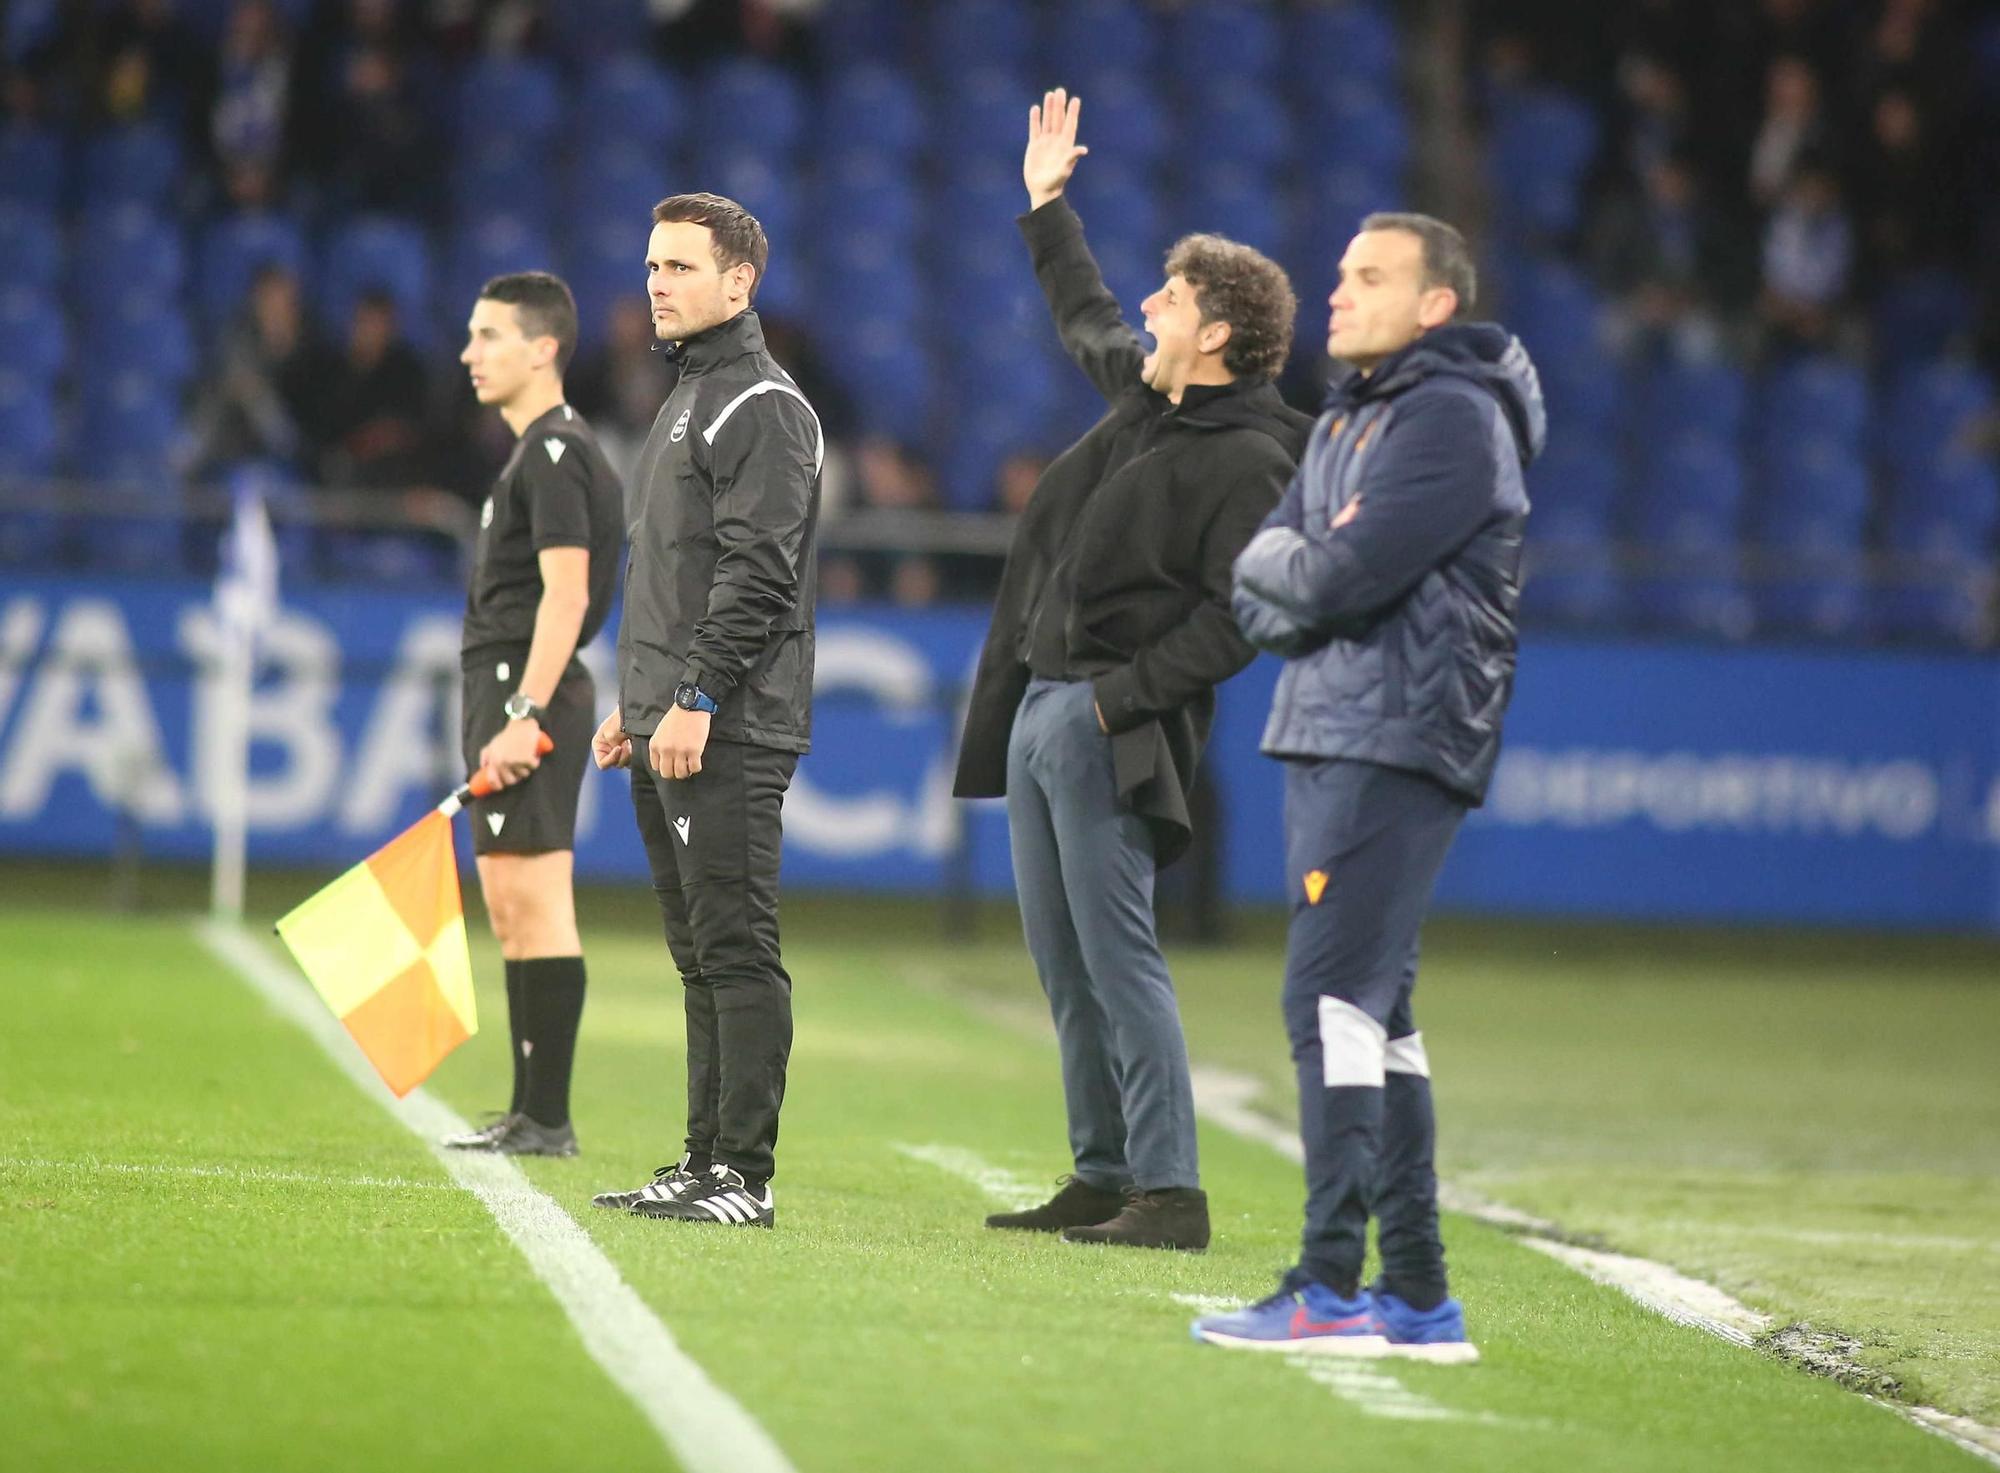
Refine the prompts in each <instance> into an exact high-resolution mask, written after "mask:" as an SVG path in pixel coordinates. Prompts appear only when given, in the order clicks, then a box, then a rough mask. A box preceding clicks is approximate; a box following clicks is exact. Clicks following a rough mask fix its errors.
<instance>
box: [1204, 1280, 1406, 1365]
mask: <svg viewBox="0 0 2000 1473" xmlns="http://www.w3.org/2000/svg"><path fill="white" fill-rule="evenodd" d="M1188 1328H1189V1331H1190V1332H1191V1333H1192V1334H1193V1336H1194V1338H1195V1339H1197V1340H1205V1341H1207V1342H1208V1343H1209V1344H1210V1345H1226V1346H1228V1347H1229V1348H1230V1349H1232V1350H1280V1351H1291V1352H1303V1353H1306V1354H1310V1355H1352V1356H1380V1355H1387V1354H1388V1353H1389V1342H1388V1341H1387V1340H1385V1339H1383V1338H1382V1332H1381V1330H1380V1328H1379V1327H1378V1326H1377V1324H1376V1322H1375V1307H1374V1305H1373V1304H1371V1303H1370V1302H1369V1299H1368V1293H1367V1291H1366V1290H1365V1289H1364V1290H1363V1291H1362V1292H1361V1293H1360V1294H1358V1295H1356V1296H1355V1297H1354V1298H1352V1299H1343V1298H1341V1297H1340V1296H1339V1295H1338V1294H1336V1293H1334V1292H1333V1290H1331V1289H1329V1288H1327V1286H1326V1285H1324V1284H1322V1283H1320V1282H1319V1281H1318V1280H1317V1279H1308V1278H1305V1277H1303V1276H1301V1275H1299V1274H1298V1271H1297V1270H1293V1271H1292V1272H1291V1273H1288V1274H1286V1275H1285V1277H1284V1280H1283V1281H1282V1282H1281V1283H1280V1284H1279V1285H1278V1292H1277V1293H1275V1294H1273V1295H1271V1297H1270V1298H1268V1299H1260V1300H1258V1301H1257V1302H1256V1303H1255V1304H1251V1305H1246V1306H1245V1307H1244V1308H1242V1309H1238V1310H1233V1311H1231V1312H1230V1313H1228V1314H1211V1315H1203V1316H1202V1317H1201V1318H1200V1319H1198V1320H1196V1321H1195V1322H1194V1323H1193V1324H1192V1325H1191V1326H1189V1327H1188Z"/></svg>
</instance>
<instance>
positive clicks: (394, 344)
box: [320, 291, 429, 489]
mask: <svg viewBox="0 0 2000 1473" xmlns="http://www.w3.org/2000/svg"><path fill="white" fill-rule="evenodd" d="M428 388H429V385H428V382H427V380H426V377H425V372H424V363H423V360H422V359H421V358H419V357H418V356H417V353H416V350H415V349H414V348H412V347H411V346H410V345H409V343H408V342H406V341H405V340H404V338H403V336H402V329H401V327H400V325H399V324H398V322H397V320H396V299H395V298H394V297H392V296H390V295H389V293H387V292H385V291H368V292H365V293H363V294H362V297H361V300H360V301H359V302H358V303H357V304H356V305H355V308H354V320H353V322H352V323H351V324H350V325H349V328H348V333H347V344H346V349H345V352H344V353H342V355H341V356H340V357H339V359H338V360H337V361H336V362H335V363H334V365H333V367H332V370H331V371H330V372H329V373H328V374H327V377H326V382H325V386H324V389H323V393H324V395H325V400H326V407H325V425H326V450H325V453H324V454H323V455H322V456H321V458H320V479H321V480H322V481H324V482H325V483H326V484H328V485H330V486H366V487H371V488H378V489H397V488H402V487H407V486H411V485H414V484H416V483H417V482H419V481H421V480H423V479H425V477H426V472H427V471H428V469H429V467H428V466H427V465H426V464H425V454H424V451H425V442H424V413H425V407H426V405H427V404H428V402H429V401H428Z"/></svg>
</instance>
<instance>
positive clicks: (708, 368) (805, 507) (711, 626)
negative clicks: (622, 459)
mask: <svg viewBox="0 0 2000 1473" xmlns="http://www.w3.org/2000/svg"><path fill="white" fill-rule="evenodd" d="M679 357H680V365H681V374H680V382H679V383H678V384H676V385H675V386H674V391H673V393H672V394H670V395H668V396H667V402H666V403H665V404H664V405H663V406H662V407H661V409H660V413H659V416H658V417H657V418H656V419H655V420H654V421H653V429H652V432H651V433H650V434H649V435H648V436H647V437H646V446H645V449H644V450H643V451H641V452H640V456H639V463H638V465H637V467H636V468H635V470H634V476H633V519H632V526H631V529H630V536H631V545H632V551H631V557H630V560H629V561H628V562H627V564H626V568H625V604H624V616H623V619H622V621H621V622H620V624H619V626H618V691H619V706H620V709H621V710H622V711H623V713H624V718H625V729H626V730H627V731H628V732H631V733H633V734H634V735H636V736H642V737H643V736H650V735H652V733H653V731H654V730H655V728H657V727H658V726H659V724H660V718H661V717H662V716H664V715H665V714H666V713H667V710H668V708H669V707H671V706H672V705H673V699H674V687H675V686H677V685H679V684H680V683H681V682H682V681H687V682H688V683H690V684H693V685H696V686H699V687H700V688H701V689H702V690H703V691H705V692H706V693H707V694H708V695H710V696H712V697H714V698H715V700H716V702H717V705H718V707H719V709H718V710H717V712H716V714H715V718H714V722H713V724H712V725H711V726H710V728H709V736H710V737H711V739H714V740H720V741H735V742H750V743H753V744H755V745H757V746H763V747H775V748H778V749H779V750H781V751H787V752H804V751H806V750H808V748H809V747H810V746H811V739H812V683H813V598H814V593H815V587H816V581H817V580H816V577H815V562H816V555H815V549H816V545H817V537H818V530H819V478H820V467H821V464H822V462H823V460H824V458H825V441H824V439H823V438H822V436H821V433H820V426H819V416H818V415H817V414H815V413H814V412H813V408H812V406H811V405H810V404H809V403H807V402H806V399H805V396H804V395H803V394H801V393H800V392H799V390H798V386H797V385H796V384H794V383H793V382H792V378H791V375H790V374H788V373H786V372H785V371H784V369H782V368H780V367H779V366H778V365H777V363H776V361H775V360H773V359H772V357H771V355H770V353H769V352H767V351H766V350H765V347H764V329H763V327H762V325H761V324H760V323H759V322H758V320H757V314H756V313H755V312H749V311H746V312H744V313H742V314H740V315H739V316H736V317H732V318H731V319H729V321H727V322H724V323H721V324H720V325H718V326H716V327H712V328H710V329H709V330H708V331H707V332H703V333H698V334H696V335H695V336H694V337H691V338H689V339H688V340H687V341H686V342H684V343H682V344H681V345H680V349H679Z"/></svg>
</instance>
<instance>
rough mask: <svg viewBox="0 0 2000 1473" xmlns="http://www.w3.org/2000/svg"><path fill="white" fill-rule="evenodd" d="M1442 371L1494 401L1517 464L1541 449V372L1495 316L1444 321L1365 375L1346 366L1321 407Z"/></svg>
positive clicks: (1544, 419) (1341, 405)
mask: <svg viewBox="0 0 2000 1473" xmlns="http://www.w3.org/2000/svg"><path fill="white" fill-rule="evenodd" d="M1444 374H1450V375H1453V376H1455V377H1458V378H1465V379H1470V380H1472V382H1474V383H1476V384H1478V385H1479V386H1480V387H1481V388H1482V389H1484V390H1486V392H1487V393H1489V394H1491V395H1492V396H1493V397H1494V398H1495V399H1496V400H1498V401H1499V404H1500V407H1501V409H1503V410H1505V411H1506V414H1507V423H1508V424H1509V425H1510V426H1512V428H1513V431H1514V445H1515V448H1516V449H1517V450H1518V451H1519V452H1520V456H1521V464H1523V465H1526V464H1528V463H1529V462H1530V461H1532V460H1533V459H1534V458H1535V457H1536V456H1537V455H1540V454H1541V453H1542V446H1543V445H1544V444H1545V443H1546V442H1547V440H1548V431H1549V416H1548V410H1547V408H1546V407H1545V406H1544V405H1543V403H1542V380H1541V376H1540V375H1539V374H1537V373H1536V372H1535V365H1534V362H1533V360H1531V359H1530V358H1529V357H1528V350H1527V349H1526V348H1524V347H1522V346H1521V340H1520V339H1519V338H1517V337H1515V336H1514V335H1513V334H1512V333H1510V332H1508V331H1507V329H1505V328H1504V327H1501V326H1500V325H1499V324H1498V323H1497V322H1454V323H1449V324H1447V325H1446V326H1444V327H1440V328H1436V329H1434V330H1432V331H1431V332H1427V333H1425V334H1424V335H1423V336H1422V337H1420V338H1418V339H1417V340H1416V341H1415V342H1414V343H1412V344H1410V346H1409V347H1407V348H1405V349H1403V350H1402V351H1401V352H1399V353H1392V354H1390V355H1389V356H1388V357H1387V358H1385V359H1383V360H1382V361H1381V363H1379V364H1377V365H1376V368H1375V372H1373V373H1372V374H1369V375H1368V376H1367V377H1365V378H1364V377H1363V376H1362V375H1361V374H1360V372H1358V371H1357V370H1354V369H1349V370H1348V371H1347V372H1346V373H1345V374H1343V375H1341V376H1339V377H1337V378H1336V379H1335V380H1334V382H1333V383H1332V385H1331V386H1330V387H1329V388H1328V391H1327V399H1326V402H1327V407H1328V408H1329V409H1351V408H1353V407H1354V406H1355V405H1357V404H1363V403H1366V402H1367V401H1368V400H1370V399H1379V398H1383V397H1386V396H1388V395H1391V394H1400V393H1403V392H1404V391H1405V390H1408V389H1411V388H1414V387H1415V386H1416V385H1417V384H1419V383H1421V382H1422V381H1423V380H1425V379H1428V378H1436V377H1439V376H1440V375H1444Z"/></svg>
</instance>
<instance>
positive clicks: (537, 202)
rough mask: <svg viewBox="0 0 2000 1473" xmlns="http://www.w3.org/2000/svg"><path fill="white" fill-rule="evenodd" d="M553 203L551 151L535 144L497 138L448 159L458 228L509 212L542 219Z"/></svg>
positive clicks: (508, 136)
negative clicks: (487, 216) (450, 164)
mask: <svg viewBox="0 0 2000 1473" xmlns="http://www.w3.org/2000/svg"><path fill="white" fill-rule="evenodd" d="M554 199H555V188H554V167H553V165H552V164H551V162H550V154H549V147H548V145H547V144H546V143H544V142H542V141H540V140H538V139H527V138H521V137H518V136H516V135H514V134H509V133H495V134H492V135H489V136H487V137H485V138H482V139H480V140H479V141H478V142H477V143H476V144H470V145H467V146H465V147H463V148H461V149H460V150H459V152H458V153H457V154H456V155H455V156H454V157H453V159H452V167H451V204H452V212H453V217H454V218H455V219H456V220H458V221H459V222H461V223H463V222H465V221H469V220H473V219H477V218H479V217H481V216H485V215H496V214H508V213H512V214H532V215H537V216H541V217H543V218H546V217H548V216H549V215H550V213H551V210H552V206H553V204H554Z"/></svg>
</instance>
